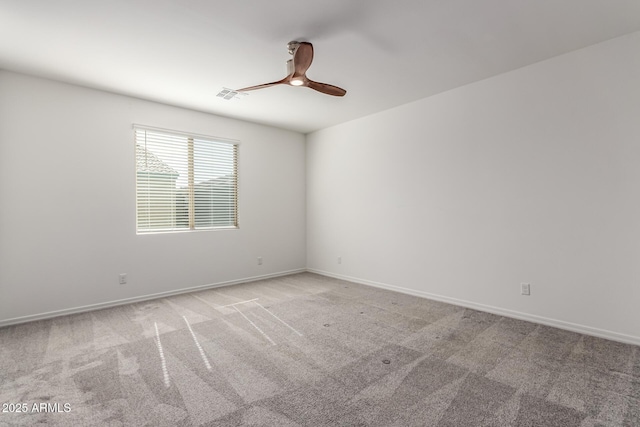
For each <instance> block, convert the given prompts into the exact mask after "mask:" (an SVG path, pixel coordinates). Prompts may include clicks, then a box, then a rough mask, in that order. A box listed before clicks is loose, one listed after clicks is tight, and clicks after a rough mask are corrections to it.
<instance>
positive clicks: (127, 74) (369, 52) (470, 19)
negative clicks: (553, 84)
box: [0, 0, 640, 133]
mask: <svg viewBox="0 0 640 427" xmlns="http://www.w3.org/2000/svg"><path fill="white" fill-rule="evenodd" d="M639 30H640V1H639V0H394V1H391V0H388V1H385V0H316V1H308V0H297V1H293V0H270V1H266V0H225V1H222V0H214V1H212V0H0V68H2V69H6V70H11V71H18V72H24V73H28V74H33V75H37V76H42V77H47V78H52V79H56V80H61V81H65V82H70V83H75V84H80V85H84V86H88V87H94V88H99V89H104V90H108V91H112V92H116V93H122V94H126V95H132V96H136V97H140V98H145V99H150V100H154V101H160V102H164V103H168V104H173V105H178V106H182V107H187V108H191V109H195V110H201V111H206V112H211V113H215V114H218V115H223V116H228V117H235V118H240V119H245V120H250V121H254V122H259V123H265V124H269V125H273V126H277V127H282V128H287V129H292V130H296V131H299V132H303V133H307V132H311V131H314V130H317V129H321V128H325V127H328V126H331V125H335V124H338V123H342V122H345V121H348V120H352V119H355V118H358V117H362V116H365V115H368V114H371V113H374V112H377V111H381V110H385V109H388V108H392V107H394V106H397V105H400V104H404V103H407V102H411V101H414V100H417V99H420V98H424V97H427V96H430V95H434V94H436V93H439V92H443V91H446V90H449V89H453V88H455V87H459V86H462V85H465V84H468V83H471V82H474V81H478V80H481V79H484V78H487V77H490V76H493V75H496V74H500V73H504V72H506V71H509V70H513V69H516V68H519V67H522V66H525V65H528V64H532V63H534V62H538V61H541V60H544V59H547V58H551V57H553V56H556V55H560V54H562V53H566V52H569V51H572V50H575V49H580V48H582V47H586V46H589V45H592V44H595V43H599V42H602V41H604V40H608V39H611V38H614V37H618V36H622V35H625V34H628V33H631V32H635V31H639ZM290 40H306V41H310V42H312V43H313V45H314V48H315V58H314V62H313V64H312V65H311V68H310V69H309V71H308V76H309V77H310V78H311V79H313V80H317V81H321V82H325V83H330V84H333V85H336V86H340V87H343V88H345V89H347V95H346V96H345V97H344V98H336V97H331V96H327V95H323V94H320V93H318V92H315V91H313V90H311V89H308V88H296V87H290V86H277V87H272V88H268V89H262V90H259V91H254V92H250V94H249V95H248V96H244V97H242V99H240V100H231V101H224V100H222V99H220V98H218V97H216V94H217V93H218V92H219V91H220V90H221V89H222V87H229V88H240V87H245V86H251V85H256V84H260V83H266V82H270V81H274V80H279V79H281V78H282V77H284V76H285V74H286V71H285V70H286V68H285V62H286V60H287V59H289V58H290V55H289V54H288V52H287V49H286V45H287V42H289V41H290Z"/></svg>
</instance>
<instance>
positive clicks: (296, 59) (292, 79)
mask: <svg viewBox="0 0 640 427" xmlns="http://www.w3.org/2000/svg"><path fill="white" fill-rule="evenodd" d="M287 48H288V49H289V53H290V54H291V55H293V58H292V59H290V60H288V61H287V73H288V75H287V77H285V78H284V79H282V80H278V81H277V82H272V83H265V84H262V85H257V86H249V87H245V88H242V89H237V90H236V92H246V91H249V90H256V89H262V88H265V87H269V86H276V85H290V86H305V87H308V88H311V89H313V90H317V91H318V92H322V93H325V94H327V95H333V96H344V95H345V93H347V91H346V90H344V89H342V88H339V87H337V86H333V85H330V84H327V83H320V82H314V81H313V80H311V79H309V78H308V77H307V74H306V73H307V70H308V69H309V67H310V66H311V62H312V61H313V45H312V44H311V43H309V42H298V41H292V42H289V44H288V45H287Z"/></svg>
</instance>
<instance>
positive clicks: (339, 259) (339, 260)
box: [338, 256, 342, 264]
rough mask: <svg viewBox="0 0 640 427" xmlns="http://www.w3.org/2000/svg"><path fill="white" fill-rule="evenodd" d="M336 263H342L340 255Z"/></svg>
mask: <svg viewBox="0 0 640 427" xmlns="http://www.w3.org/2000/svg"><path fill="white" fill-rule="evenodd" d="M338 264H342V257H341V256H339V257H338Z"/></svg>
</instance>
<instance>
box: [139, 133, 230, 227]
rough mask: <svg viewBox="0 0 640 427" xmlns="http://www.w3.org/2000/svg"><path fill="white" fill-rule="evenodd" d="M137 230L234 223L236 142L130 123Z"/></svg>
mask: <svg viewBox="0 0 640 427" xmlns="http://www.w3.org/2000/svg"><path fill="white" fill-rule="evenodd" d="M134 133H135V151H136V224H137V225H136V226H137V231H138V233H157V232H163V231H180V230H199V229H211V228H230V227H232V228H234V227H237V226H238V172H237V170H238V145H237V144H236V143H231V142H227V141H217V140H215V139H213V138H209V137H201V136H192V135H189V134H181V133H178V132H175V133H174V132H171V131H163V130H155V129H150V128H142V127H135V128H134Z"/></svg>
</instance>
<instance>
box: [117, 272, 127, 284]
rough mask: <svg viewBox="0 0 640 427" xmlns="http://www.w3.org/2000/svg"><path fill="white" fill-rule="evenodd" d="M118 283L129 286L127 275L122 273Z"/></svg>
mask: <svg viewBox="0 0 640 427" xmlns="http://www.w3.org/2000/svg"><path fill="white" fill-rule="evenodd" d="M118 283H120V284H121V285H126V284H127V273H122V274H119V275H118Z"/></svg>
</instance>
